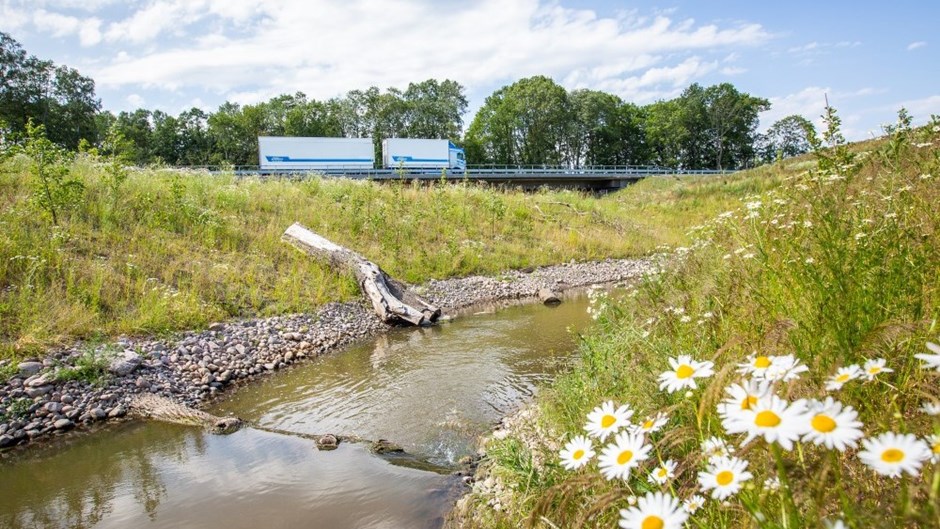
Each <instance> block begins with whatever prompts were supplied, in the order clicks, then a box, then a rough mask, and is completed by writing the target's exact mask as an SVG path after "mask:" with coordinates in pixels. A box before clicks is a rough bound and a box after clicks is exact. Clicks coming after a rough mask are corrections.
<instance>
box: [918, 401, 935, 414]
mask: <svg viewBox="0 0 940 529" xmlns="http://www.w3.org/2000/svg"><path fill="white" fill-rule="evenodd" d="M920 411H922V412H924V413H926V414H927V415H931V416H937V415H940V404H938V403H936V402H933V401H929V400H925V401H924V402H922V403H921V404H920Z"/></svg>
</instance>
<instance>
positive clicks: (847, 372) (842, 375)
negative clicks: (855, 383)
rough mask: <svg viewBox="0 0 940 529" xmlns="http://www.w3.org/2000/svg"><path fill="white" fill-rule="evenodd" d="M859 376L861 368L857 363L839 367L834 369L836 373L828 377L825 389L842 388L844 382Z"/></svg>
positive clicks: (834, 389)
mask: <svg viewBox="0 0 940 529" xmlns="http://www.w3.org/2000/svg"><path fill="white" fill-rule="evenodd" d="M860 376H862V368H860V367H858V365H857V364H852V365H850V366H848V367H840V368H839V369H838V370H837V371H836V374H835V375H832V376H831V377H829V380H828V381H827V382H826V391H836V390H839V389H842V386H843V385H845V383H846V382H848V381H849V380H855V379H856V378H858V377H860Z"/></svg>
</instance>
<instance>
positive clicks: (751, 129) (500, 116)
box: [0, 33, 808, 169]
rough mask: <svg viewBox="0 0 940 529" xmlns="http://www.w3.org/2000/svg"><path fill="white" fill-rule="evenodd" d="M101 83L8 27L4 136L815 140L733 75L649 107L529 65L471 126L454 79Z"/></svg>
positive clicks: (710, 162)
mask: <svg viewBox="0 0 940 529" xmlns="http://www.w3.org/2000/svg"><path fill="white" fill-rule="evenodd" d="M94 88H95V83H94V80H92V79H91V78H88V77H84V76H82V75H80V74H79V73H78V72H77V71H75V70H73V69H70V68H68V67H65V66H56V65H55V64H53V63H52V62H50V61H45V60H41V59H38V58H36V57H34V56H31V55H28V54H27V53H26V52H25V50H23V49H22V47H21V46H20V45H19V43H17V42H16V41H15V40H14V39H12V38H11V37H10V36H9V35H6V34H4V33H0V142H3V141H6V142H7V143H9V142H11V141H18V140H19V139H20V138H22V137H25V136H26V134H27V123H29V121H30V120H32V121H33V123H34V124H36V125H43V126H45V127H46V131H47V135H48V138H49V139H50V140H51V141H52V142H53V143H55V144H57V145H60V146H62V147H65V148H67V149H69V150H73V151H74V150H79V149H81V150H87V149H89V148H95V149H97V150H98V151H99V152H101V153H103V154H108V155H111V154H113V155H116V156H119V157H121V158H122V159H123V160H125V161H126V162H128V163H132V164H136V165H140V166H146V165H151V164H157V165H160V164H168V165H174V166H178V165H188V166H193V165H216V166H220V165H221V166H230V165H257V163H258V143H257V137H258V136H336V137H352V138H357V137H358V138H361V137H371V138H372V139H373V141H374V142H375V146H376V151H377V152H378V151H379V150H380V147H381V142H382V140H383V139H385V138H392V137H402V138H448V139H450V140H451V141H453V142H455V143H457V144H460V145H463V146H464V147H465V149H466V152H467V161H468V163H470V164H499V165H519V164H521V165H567V166H584V165H660V166H666V167H681V168H684V169H734V168H742V167H753V166H755V165H757V164H759V163H761V162H763V161H772V160H775V159H776V158H777V157H778V156H793V155H796V154H800V153H802V152H805V151H806V149H807V148H808V145H807V143H806V136H805V133H804V129H803V125H808V123H806V121H805V120H803V119H802V118H800V117H799V116H789V117H788V118H784V119H783V120H781V121H780V122H778V123H777V124H775V125H774V126H773V127H771V128H770V129H768V131H767V134H758V133H757V130H756V129H757V125H758V114H759V113H760V112H761V111H764V110H767V109H768V108H770V103H769V102H768V101H767V100H766V99H764V98H760V97H755V96H752V95H750V94H747V93H743V92H741V91H739V90H738V89H736V88H735V87H734V86H733V85H731V84H729V83H721V84H718V85H714V86H708V87H703V86H700V85H698V84H693V85H691V86H689V87H688V88H687V89H686V90H685V91H683V93H682V94H681V95H680V96H679V97H677V98H675V99H672V100H668V101H657V102H655V103H652V104H649V105H645V106H640V105H636V104H634V103H631V102H629V101H623V100H622V99H620V98H619V97H617V96H615V95H613V94H608V93H605V92H601V91H597V90H571V91H569V90H566V89H565V88H563V87H562V86H560V85H558V84H557V83H556V82H554V81H553V80H551V79H549V78H547V77H544V76H534V77H530V78H526V79H520V80H519V81H517V82H514V83H512V84H511V85H508V86H505V87H502V88H500V89H498V90H496V91H495V92H494V93H493V94H492V95H491V96H490V97H488V98H487V99H486V101H485V103H484V105H483V107H482V108H481V109H480V111H479V112H478V113H477V114H476V116H474V117H473V119H472V120H471V121H470V123H469V127H468V128H467V130H466V134H465V135H463V136H461V133H462V131H463V128H464V115H465V114H466V111H467V105H468V101H467V97H466V94H465V91H464V87H463V86H462V85H460V83H458V82H456V81H453V80H443V81H439V80H436V79H428V80H425V81H421V82H416V83H409V85H408V86H407V87H406V88H405V89H403V90H402V89H398V88H394V87H393V88H388V89H386V90H380V89H379V88H377V87H370V88H368V89H366V90H352V91H350V92H348V93H346V94H345V95H344V96H341V97H334V98H331V99H328V100H324V101H317V100H315V99H312V98H309V97H307V95H306V94H304V93H302V92H297V93H294V94H283V95H279V96H277V97H274V98H271V99H270V100H268V101H265V102H261V103H257V104H249V105H239V104H237V103H232V102H226V103H223V104H222V105H220V106H219V108H218V109H217V110H216V111H215V112H206V111H204V110H202V109H199V108H191V109H189V110H185V111H183V112H181V113H180V114H178V115H176V116H173V115H170V114H168V113H166V112H163V111H161V110H153V111H151V110H148V109H144V108H140V109H137V110H134V111H130V112H127V111H125V112H120V113H118V114H117V115H115V114H113V113H111V112H109V111H103V110H101V102H100V100H98V99H97V97H96V96H95V90H94ZM801 120H802V121H801Z"/></svg>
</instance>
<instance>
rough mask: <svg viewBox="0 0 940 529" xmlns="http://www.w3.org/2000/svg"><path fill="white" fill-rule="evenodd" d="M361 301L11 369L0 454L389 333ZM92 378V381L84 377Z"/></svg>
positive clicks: (565, 271) (200, 398)
mask: <svg viewBox="0 0 940 529" xmlns="http://www.w3.org/2000/svg"><path fill="white" fill-rule="evenodd" d="M650 268H651V265H650V261H648V260H605V261H597V262H589V263H571V264H564V265H556V266H549V267H544V268H537V269H533V270H526V271H510V272H506V273H504V274H502V275H500V276H498V277H480V276H472V277H466V278H458V279H447V280H441V281H433V280H432V281H430V282H428V283H427V284H425V285H421V286H418V287H416V291H418V292H419V293H421V294H422V295H424V296H425V297H426V298H428V299H429V300H430V301H432V302H433V303H435V304H437V305H438V306H440V307H442V308H443V309H444V311H445V313H453V312H455V311H457V310H459V309H462V308H466V307H468V306H472V305H476V304H480V303H487V302H497V301H505V300H514V299H523V298H531V297H535V296H536V295H537V293H538V292H539V290H540V289H544V288H547V289H551V290H555V291H563V290H566V289H569V288H575V287H583V286H587V285H592V284H602V283H611V282H616V281H622V280H626V279H630V278H634V277H638V276H640V275H642V274H643V273H645V272H647V271H648V270H650ZM389 328H390V327H388V326H387V325H385V324H383V323H382V322H381V321H379V319H378V317H376V316H375V314H374V313H372V311H371V310H369V309H367V308H366V307H365V306H364V305H363V304H361V303H330V304H328V305H326V306H324V307H322V308H321V309H320V310H319V311H318V312H317V313H315V314H298V315H288V316H278V317H273V318H264V319H249V320H237V321H229V322H224V323H214V324H212V325H210V326H209V328H208V329H207V330H204V331H200V332H187V333H182V334H179V335H176V336H174V337H173V338H171V339H148V338H139V339H138V338H122V339H119V340H117V341H115V342H113V343H110V344H107V345H101V346H96V347H94V348H91V347H89V346H85V345H82V344H76V345H74V346H72V347H68V348H64V349H61V350H58V351H54V352H52V353H50V354H49V355H48V356H46V357H45V358H34V359H28V360H26V361H20V362H17V364H16V366H15V368H13V367H12V366H11V365H10V364H9V363H8V362H9V361H5V362H7V363H6V364H4V363H2V362H0V368H6V369H7V370H12V369H15V373H14V375H13V376H12V377H11V378H10V379H9V380H7V381H4V382H3V383H2V384H0V448H8V447H12V446H16V445H22V444H27V443H30V442H35V441H37V440H40V439H44V438H49V437H51V436H54V435H60V434H64V433H65V432H68V431H69V430H72V429H74V428H84V427H88V426H90V425H93V424H96V423H100V422H102V421H107V420H114V419H120V418H121V417H124V416H125V415H126V414H127V413H128V408H129V403H130V401H131V399H132V398H133V396H134V395H135V394H139V393H144V392H149V393H153V394H156V395H161V396H164V397H168V398H172V399H174V400H176V401H178V402H182V403H185V404H188V405H191V406H197V407H198V406H200V405H202V404H204V403H205V402H207V401H209V400H211V399H212V398H214V397H216V396H217V395H218V394H219V393H221V392H223V391H224V390H225V389H226V388H227V387H230V386H232V385H234V384H236V383H239V382H243V381H246V380H250V379H253V378H255V377H259V376H264V375H265V374H267V373H271V372H274V371H277V370H279V369H282V368H284V367H286V366H288V365H290V364H293V363H295V362H298V361H302V360H304V359H307V358H312V357H316V356H319V355H321V354H324V353H327V352H330V351H333V350H336V349H338V348H340V347H343V346H346V345H348V344H350V343H352V342H354V341H358V340H362V339H364V338H367V337H369V336H372V335H375V334H377V333H380V332H385V331H387V330H388V329H389ZM95 373H100V374H101V375H102V379H101V381H99V382H98V383H95V384H93V383H91V382H89V381H88V380H87V379H88V378H90V377H91V375H94V374H95Z"/></svg>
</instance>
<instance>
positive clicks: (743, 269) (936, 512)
mask: <svg viewBox="0 0 940 529" xmlns="http://www.w3.org/2000/svg"><path fill="white" fill-rule="evenodd" d="M938 125H940V122H938V121H936V120H935V121H934V122H933V123H931V124H930V125H929V126H928V127H926V128H924V129H919V130H911V129H909V128H908V127H906V126H903V123H902V126H899V127H898V128H897V129H896V130H894V131H893V132H892V133H891V134H889V135H888V137H887V138H885V139H884V140H882V141H878V142H870V143H868V144H865V145H861V146H851V147H850V148H847V147H846V146H844V145H840V142H839V137H838V135H837V127H838V121H837V119H836V120H833V126H831V127H830V129H829V131H828V133H827V134H824V135H823V138H824V139H828V140H830V141H829V142H824V143H823V145H821V146H820V147H821V149H820V150H819V151H818V152H817V154H818V162H817V163H813V164H811V166H810V167H808V168H807V170H805V171H803V172H800V173H799V174H790V175H787V174H784V173H779V174H776V175H775V174H773V173H771V174H769V175H768V176H769V177H770V178H774V177H775V176H776V177H777V179H779V180H782V181H783V185H782V186H780V187H778V188H774V189H771V190H769V191H768V192H766V193H763V194H761V195H757V194H755V195H754V196H750V197H746V198H744V199H743V200H742V201H741V202H739V203H738V205H737V207H736V208H729V210H732V213H728V214H725V215H718V216H716V217H715V218H714V219H712V220H710V221H709V222H707V223H703V225H702V226H701V227H699V228H697V229H694V230H693V234H694V239H695V240H694V242H693V243H692V244H691V245H690V246H691V249H690V251H689V252H688V253H685V254H684V255H683V254H680V256H682V257H681V258H679V259H677V260H676V261H675V262H674V263H673V264H672V265H671V266H670V267H669V268H668V270H666V271H665V272H664V273H663V274H661V275H660V276H659V277H656V278H651V279H650V280H648V281H645V282H644V283H643V284H642V285H640V286H639V287H638V288H637V290H636V291H635V292H633V293H632V295H631V296H627V297H625V298H624V299H621V300H607V301H603V302H599V303H598V306H597V310H599V317H598V323H597V325H596V327H595V329H594V331H593V332H592V333H591V334H590V335H588V336H586V337H585V338H584V339H583V342H582V346H581V360H579V362H578V363H577V364H576V366H575V367H574V368H573V371H572V372H571V373H570V374H567V375H566V376H563V377H561V378H560V379H559V380H557V381H556V383H555V384H554V385H553V387H552V388H550V389H548V390H546V391H545V392H544V393H543V394H542V395H541V398H540V401H539V410H538V413H537V414H536V418H535V419H533V420H529V421H526V422H524V423H523V425H522V426H520V427H519V428H518V429H517V430H516V431H515V433H514V434H513V435H512V436H510V437H509V438H507V439H505V440H499V441H492V442H491V443H490V445H489V448H488V453H489V461H487V462H486V463H484V468H485V469H487V470H488V472H489V476H490V477H491V478H492V479H490V480H489V482H488V483H487V485H486V487H484V490H483V491H482V492H478V493H477V494H476V495H475V496H472V497H471V499H470V503H469V504H470V505H471V506H472V508H474V509H475V510H476V512H477V516H475V517H473V518H472V519H471V520H470V521H469V522H468V523H467V524H466V525H467V526H479V527H505V528H518V527H528V526H533V527H546V528H548V527H616V526H617V524H618V520H619V519H620V514H619V512H618V511H619V509H627V508H629V506H630V505H631V502H632V500H631V497H634V498H640V499H642V498H643V497H644V496H645V495H646V494H647V493H650V492H654V491H660V490H662V491H665V492H666V493H668V494H671V495H674V496H675V497H677V498H678V499H679V500H685V499H687V498H689V497H691V496H692V495H694V494H701V495H702V496H704V497H705V498H706V501H705V506H704V508H703V509H701V510H699V511H698V512H696V513H695V514H693V515H691V516H690V518H689V520H688V521H687V522H686V526H687V527H701V528H713V527H714V528H722V527H768V528H778V527H790V528H799V527H822V526H823V525H824V524H825V523H835V522H836V521H837V520H842V521H844V523H845V524H846V526H848V527H866V528H867V527H940V505H938V497H940V464H938V463H936V462H933V463H931V462H930V461H926V462H924V464H923V466H922V468H921V469H920V470H919V471H916V472H914V473H913V474H907V473H904V474H903V477H900V478H897V477H885V476H881V475H879V474H877V473H876V472H875V471H874V470H873V469H872V468H869V466H867V465H866V464H863V462H862V461H860V458H859V452H861V451H862V448H863V447H862V446H859V447H858V448H856V449H853V448H848V449H847V450H845V451H839V450H837V449H827V448H825V447H824V446H817V445H816V444H813V443H811V442H809V441H807V440H805V439H804V440H803V441H802V442H797V443H795V444H794V446H793V447H792V448H791V449H789V450H788V449H787V448H786V447H785V446H781V444H780V443H777V442H773V443H768V442H767V440H766V438H765V437H763V436H758V437H757V438H756V439H754V440H751V441H750V442H749V443H747V444H746V445H744V446H741V444H742V441H744V440H745V435H743V434H729V433H728V432H726V426H725V425H724V424H723V423H722V420H721V418H720V417H719V415H718V413H717V405H718V404H719V403H720V402H721V401H723V400H724V399H726V398H728V393H726V392H725V388H726V387H728V386H729V385H731V384H733V383H740V382H742V381H743V380H744V379H745V378H746V377H745V375H743V374H741V373H739V372H738V365H739V364H747V363H748V361H749V358H750V359H751V361H752V362H753V361H756V359H757V358H758V357H760V356H771V357H772V356H778V357H779V356H783V355H788V354H793V355H795V356H796V358H798V359H799V360H800V361H801V362H802V363H803V364H805V365H806V366H807V367H808V368H809V370H808V371H807V372H805V373H802V374H801V376H800V378H799V379H798V380H791V381H788V382H777V383H776V384H775V385H773V386H772V390H771V391H772V392H775V394H776V395H778V396H779V397H781V398H783V399H784V400H785V401H786V402H790V403H793V402H795V401H797V399H820V400H822V399H823V398H824V397H826V396H827V395H828V396H831V397H833V398H834V399H835V400H836V401H841V402H842V403H843V404H844V405H846V406H852V407H854V409H855V410H856V411H857V412H858V420H859V421H861V422H862V423H863V424H864V426H862V427H861V431H862V433H863V434H864V435H865V436H866V437H867V438H869V439H870V438H873V437H876V436H878V435H879V434H881V433H883V432H897V433H910V434H914V435H916V436H917V438H918V439H925V438H927V437H928V436H929V435H932V434H940V420H938V418H940V417H936V416H931V415H930V414H929V413H927V412H926V411H925V410H924V409H923V407H922V406H923V405H924V404H925V403H933V404H938V403H940V390H938V382H940V374H938V373H937V371H936V370H934V369H925V368H924V367H923V366H924V362H922V361H921V360H919V359H916V358H915V357H914V355H915V354H918V353H930V351H929V350H928V348H927V347H926V345H925V344H926V342H927V341H928V340H929V341H932V342H934V343H937V342H940V339H938V334H940V329H938V325H937V318H938V316H940V305H938V302H940V240H938V235H940V232H938V228H940V206H938V204H940V185H938V183H937V181H938V178H940V126H938ZM865 151H867V152H865ZM754 175H755V173H752V174H751V175H743V176H741V178H742V179H744V180H746V179H748V178H749V177H753V176H754ZM757 187H759V186H755V188H757ZM682 354H688V355H691V356H692V358H693V359H694V360H697V361H711V362H714V371H715V374H714V375H712V376H709V377H706V378H699V379H697V382H698V388H697V389H694V390H689V391H688V392H687V391H686V390H685V389H682V390H680V391H678V392H675V393H667V392H665V391H663V390H661V389H660V386H659V380H658V378H659V376H660V374H661V373H664V372H666V371H669V370H670V365H669V363H668V359H670V358H675V357H677V356H678V355H682ZM755 355H756V356H755ZM877 358H884V359H885V360H886V361H887V363H886V367H887V368H889V369H892V370H893V372H886V371H885V372H882V373H881V374H879V375H877V376H875V377H874V380H871V381H867V380H865V377H864V376H863V377H861V378H858V379H850V380H849V381H848V382H846V383H845V385H844V386H843V387H842V389H841V390H836V389H833V390H831V391H827V390H826V382H827V380H828V379H829V377H830V376H832V375H833V374H834V373H835V372H836V370H837V368H840V367H848V366H850V365H852V364H858V365H861V364H863V363H864V362H865V361H866V359H877ZM757 363H758V364H759V363H760V362H757ZM674 367H675V366H674ZM676 372H678V370H677V371H676ZM850 378H851V377H850ZM755 393H757V391H755ZM742 395H743V394H742ZM742 395H738V397H739V398H740V399H741V401H740V404H741V405H740V406H739V405H738V404H739V403H738V401H734V402H735V404H734V407H733V408H731V409H732V410H734V411H735V413H737V412H738V410H741V411H740V413H741V414H742V416H744V417H745V419H744V420H745V421H747V422H746V424H749V425H754V424H756V423H757V419H756V417H757V415H756V414H757V412H756V411H755V410H757V409H760V408H757V406H758V404H757V401H756V400H750V401H748V402H749V403H750V404H749V406H750V410H747V408H748V406H744V405H743V403H744V400H743V397H742ZM750 396H754V395H750ZM762 398H764V399H769V396H766V395H765V396H764V397H762ZM608 400H612V401H614V402H615V403H616V404H618V405H623V404H627V405H630V406H631V407H632V408H633V410H635V415H634V417H633V420H634V421H637V422H643V421H644V418H646V417H650V416H652V415H653V414H655V413H657V412H663V413H665V414H666V415H667V416H668V418H669V419H668V422H667V423H666V425H665V426H664V427H663V428H662V429H661V430H660V431H658V432H656V433H653V434H651V435H650V437H649V438H648V439H647V441H646V442H647V443H649V444H651V445H652V450H651V452H650V457H649V459H647V460H646V461H645V462H643V463H642V464H641V465H640V466H639V467H638V468H634V469H633V470H632V472H631V474H630V477H629V479H627V480H620V479H615V480H613V481H608V480H607V479H605V477H604V476H603V475H602V474H601V473H600V471H599V466H598V465H599V459H598V457H599V456H600V455H601V454H602V449H603V447H605V446H607V445H608V444H609V443H611V442H613V440H614V436H613V435H611V436H610V437H609V438H607V439H606V440H605V441H603V442H601V441H599V440H597V439H594V443H593V444H594V451H595V452H596V454H597V455H596V456H595V457H594V458H593V459H592V460H591V461H590V462H589V463H588V464H587V465H586V466H584V467H581V468H579V469H577V470H574V471H569V470H565V469H564V468H562V466H561V465H560V462H561V455H560V453H559V451H560V449H561V448H562V447H563V445H565V443H566V442H568V441H569V440H571V439H573V437H574V436H576V435H580V434H584V433H585V431H584V427H585V424H586V422H587V414H588V413H589V412H590V411H591V410H592V409H594V408H595V407H596V406H599V405H600V404H601V403H602V402H605V401H608ZM748 411H750V412H751V413H752V415H750V416H745V415H743V414H744V413H747V412H748ZM937 411H940V408H938V409H937ZM766 417H770V416H769V415H766V414H765V418H766ZM804 417H807V416H804ZM808 417H813V415H812V414H811V415H809V416H808ZM804 420H805V419H804ZM772 423H773V421H767V422H765V423H762V424H763V425H764V426H767V425H768V424H772ZM803 424H804V425H805V427H806V428H809V427H810V425H809V423H808V422H807V423H803ZM846 424H847V423H846V422H845V421H841V420H840V422H839V423H838V428H839V429H840V430H839V431H847V430H842V428H844V426H845V425H846ZM781 425H782V426H787V427H789V426H792V425H791V424H789V423H788V422H787V420H784V422H782V423H781ZM816 425H817V426H820V425H822V426H821V427H822V428H823V429H825V428H826V423H825V421H822V422H818V423H816ZM829 426H832V423H830V424H829ZM803 427H804V426H799V428H803ZM768 431H769V430H768ZM710 436H718V437H720V438H723V439H726V440H727V441H728V442H730V443H732V445H735V446H736V447H737V448H736V451H735V452H734V454H733V455H734V456H736V457H739V458H741V459H743V460H746V461H748V462H749V466H748V467H747V471H749V472H750V473H751V474H753V477H752V479H750V480H748V481H746V482H743V487H742V489H741V490H740V492H738V493H737V494H734V495H732V496H730V497H729V498H727V499H726V500H724V503H723V502H722V501H719V500H715V499H712V498H711V497H710V494H709V492H710V491H709V490H703V488H702V486H701V485H700V484H699V477H698V473H699V472H701V471H705V470H707V467H708V466H709V462H708V459H707V457H706V455H705V454H704V453H703V449H702V448H701V446H700V445H701V443H702V441H704V440H706V439H707V438H709V437H710ZM771 440H772V439H771ZM925 441H926V443H925V444H924V445H920V446H921V447H922V448H923V447H926V448H928V449H931V450H932V454H933V457H934V461H937V460H938V459H940V444H938V442H940V438H933V439H930V440H926V439H925ZM906 450H907V449H906ZM913 452H914V450H907V452H906V453H905V454H904V457H913ZM882 455H883V456H884V457H885V458H886V459H885V460H890V459H892V455H893V456H894V457H895V458H896V457H898V456H899V454H898V453H897V452H891V453H889V452H885V453H883V454H882ZM571 457H574V456H571ZM668 460H671V461H673V462H675V463H676V464H677V466H676V468H675V470H674V471H673V473H674V474H675V477H673V478H671V479H669V480H668V482H667V483H666V484H665V485H662V486H660V485H658V484H656V483H653V482H652V481H650V479H648V477H649V476H650V474H651V472H652V470H653V469H654V468H656V467H657V466H658V465H659V464H661V463H662V462H665V461H668ZM739 475H740V473H739ZM716 476H717V474H716ZM768 478H777V479H778V480H779V482H780V484H781V485H782V486H781V487H780V488H779V489H777V490H774V486H773V484H771V485H770V487H769V488H765V486H764V482H765V480H766V479H768ZM494 505H496V508H495V509H494V508H493V506H494ZM654 522H655V520H653V521H652V522H650V523H651V525H650V527H653V526H656V524H655V523H654Z"/></svg>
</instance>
